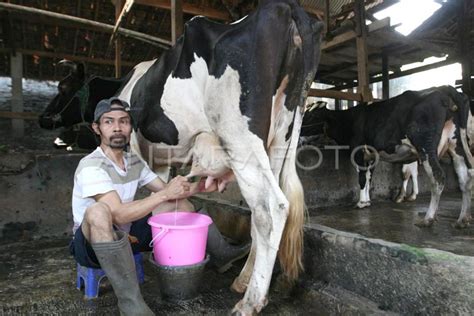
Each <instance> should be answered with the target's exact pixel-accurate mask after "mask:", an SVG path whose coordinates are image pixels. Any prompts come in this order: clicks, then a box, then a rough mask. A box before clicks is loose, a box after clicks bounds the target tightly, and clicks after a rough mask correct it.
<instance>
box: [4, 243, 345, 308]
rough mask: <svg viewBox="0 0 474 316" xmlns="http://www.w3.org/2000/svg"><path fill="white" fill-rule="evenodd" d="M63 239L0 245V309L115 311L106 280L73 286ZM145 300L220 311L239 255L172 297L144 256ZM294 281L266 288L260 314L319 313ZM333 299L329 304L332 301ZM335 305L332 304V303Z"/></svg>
mask: <svg viewBox="0 0 474 316" xmlns="http://www.w3.org/2000/svg"><path fill="white" fill-rule="evenodd" d="M68 242H69V240H68V239H66V238H62V239H61V238H60V239H43V240H36V241H31V242H17V243H11V244H6V245H0V262H1V263H2V264H1V265H0V315H31V314H35V315H117V314H118V310H117V307H116V303H117V302H116V298H115V295H114V294H113V291H112V288H111V287H110V285H108V282H107V281H106V282H102V283H104V286H102V287H101V289H100V296H99V298H98V299H93V300H85V299H84V298H83V294H82V291H79V290H77V289H76V283H75V282H76V269H75V263H74V260H73V259H72V257H70V255H69V253H68V249H67V244H68ZM144 263H145V267H144V268H145V283H144V284H143V285H142V293H143V295H144V298H145V301H146V302H147V303H148V304H149V306H150V308H152V310H153V311H155V313H156V314H157V315H225V314H229V313H230V311H231V309H232V307H233V306H234V305H235V304H236V303H237V302H238V301H239V300H240V299H241V297H242V295H240V294H236V293H233V292H231V291H230V289H229V286H230V285H231V283H232V281H233V279H234V278H235V277H236V276H237V275H238V273H239V272H240V268H241V267H242V265H243V263H244V262H243V261H242V262H239V263H238V265H236V266H234V267H232V268H231V270H229V271H228V272H226V273H224V274H218V273H217V272H215V271H214V270H213V269H211V268H209V267H206V269H205V272H204V276H203V281H202V284H201V294H200V295H199V296H198V297H196V298H195V299H192V300H188V301H181V302H178V303H173V302H167V301H164V300H162V299H161V297H160V292H159V289H158V281H157V273H156V271H155V270H154V268H153V266H152V264H151V263H150V262H148V260H145V262H144ZM304 288H305V289H303V287H302V286H299V287H297V288H296V291H294V293H293V294H292V295H291V296H288V295H287V294H288V293H281V292H277V291H275V290H273V289H272V290H271V291H270V302H269V305H268V306H267V307H266V308H265V310H264V311H263V313H262V314H263V315H307V313H309V314H320V313H321V311H325V310H327V308H325V307H322V306H321V304H320V302H321V299H319V298H318V296H319V295H320V293H319V292H318V290H317V289H316V290H315V289H314V286H313V289H312V288H311V286H304ZM336 305H337V304H335V306H336ZM336 307H337V306H336Z"/></svg>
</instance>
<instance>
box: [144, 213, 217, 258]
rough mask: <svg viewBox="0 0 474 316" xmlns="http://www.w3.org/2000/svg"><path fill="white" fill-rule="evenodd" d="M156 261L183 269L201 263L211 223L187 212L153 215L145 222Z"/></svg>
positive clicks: (202, 216)
mask: <svg viewBox="0 0 474 316" xmlns="http://www.w3.org/2000/svg"><path fill="white" fill-rule="evenodd" d="M148 224H149V225H150V226H151V234H152V236H153V239H152V241H151V242H150V246H152V247H153V257H154V259H155V261H156V262H157V263H158V264H160V265H164V266H185V265H191V264H196V263H199V262H201V261H203V260H204V257H205V255H206V242H207V231H208V228H209V225H210V224H212V219H211V218H210V217H209V216H207V215H202V214H198V213H190V212H172V213H161V214H157V215H153V216H151V217H150V218H149V219H148Z"/></svg>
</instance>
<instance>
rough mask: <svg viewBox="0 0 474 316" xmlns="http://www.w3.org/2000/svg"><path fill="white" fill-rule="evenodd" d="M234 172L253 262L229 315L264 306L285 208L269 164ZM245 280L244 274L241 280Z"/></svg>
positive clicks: (284, 199) (241, 313)
mask: <svg viewBox="0 0 474 316" xmlns="http://www.w3.org/2000/svg"><path fill="white" fill-rule="evenodd" d="M258 160H262V159H258ZM234 172H235V173H236V177H237V181H238V182H239V187H240V188H241V191H242V195H243V196H244V197H245V199H246V201H247V202H248V204H249V206H250V208H251V209H252V227H253V228H252V231H253V236H252V238H253V243H255V245H254V248H255V261H254V267H253V268H254V269H253V272H252V275H251V277H250V280H249V282H248V285H247V290H246V292H245V295H244V297H243V299H242V300H241V301H240V302H239V303H237V305H236V306H235V308H234V310H233V313H235V314H240V315H252V314H253V313H254V312H260V311H261V309H262V308H263V307H265V305H266V304H267V293H268V288H269V286H270V280H271V275H272V272H273V266H274V264H275V260H276V255H277V251H278V247H279V244H280V239H281V236H282V234H283V228H284V226H285V222H286V219H287V216H288V210H289V205H288V201H287V199H286V198H285V196H284V194H283V192H282V191H281V189H280V188H279V186H278V183H277V182H276V180H275V178H274V176H273V174H272V172H271V170H270V168H269V165H268V166H265V167H264V168H262V166H259V164H258V163H256V164H254V163H251V162H249V163H247V164H246V166H245V168H234ZM249 264H250V262H249ZM249 268H250V266H249ZM245 278H246V275H245V274H244V275H243V278H242V279H241V281H242V282H243V281H245Z"/></svg>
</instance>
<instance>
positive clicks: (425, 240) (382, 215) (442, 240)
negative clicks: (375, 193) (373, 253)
mask: <svg viewBox="0 0 474 316" xmlns="http://www.w3.org/2000/svg"><path fill="white" fill-rule="evenodd" d="M429 200H430V196H429V195H425V196H419V197H418V198H417V200H416V201H414V202H404V203H401V204H396V203H394V202H392V201H381V202H377V201H376V202H373V203H372V206H371V207H369V208H365V209H361V210H360V209H355V208H354V207H352V206H334V207H324V208H317V209H310V221H311V222H312V223H316V224H321V225H324V226H328V227H331V228H334V229H337V230H341V231H347V232H351V233H357V234H360V235H363V236H365V237H369V238H377V239H383V240H386V241H391V242H396V243H403V244H408V245H410V246H413V247H426V248H435V249H439V250H444V251H449V252H452V253H455V254H459V255H467V256H474V220H473V223H472V224H471V226H470V227H468V228H465V229H457V228H454V223H455V222H456V220H457V218H458V216H459V212H460V208H461V193H444V194H443V195H442V196H441V202H440V208H439V211H438V213H437V221H436V222H435V223H434V225H433V226H432V227H429V228H420V227H418V226H415V225H414V224H415V223H416V221H417V220H418V219H421V218H423V217H424V215H425V213H426V211H427V210H428V205H429Z"/></svg>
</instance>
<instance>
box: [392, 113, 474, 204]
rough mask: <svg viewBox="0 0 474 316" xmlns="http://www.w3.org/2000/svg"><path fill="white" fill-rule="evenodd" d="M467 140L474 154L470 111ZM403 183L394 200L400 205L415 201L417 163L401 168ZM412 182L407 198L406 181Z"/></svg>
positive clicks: (473, 119)
mask: <svg viewBox="0 0 474 316" xmlns="http://www.w3.org/2000/svg"><path fill="white" fill-rule="evenodd" d="M467 139H468V144H469V150H470V152H471V154H472V153H473V152H474V117H473V116H472V113H471V111H469V117H468V119H467ZM402 176H403V183H402V187H401V189H400V192H399V194H398V196H397V198H396V199H395V202H397V203H401V202H403V201H415V200H416V196H417V195H418V192H419V189H418V162H416V161H414V162H412V163H409V164H404V165H403V166H402ZM410 179H411V180H412V193H411V194H410V195H409V196H408V197H407V196H406V195H407V186H408V181H410Z"/></svg>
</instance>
